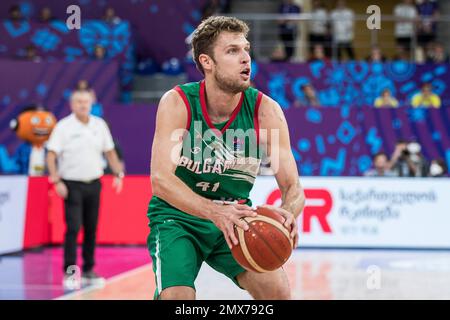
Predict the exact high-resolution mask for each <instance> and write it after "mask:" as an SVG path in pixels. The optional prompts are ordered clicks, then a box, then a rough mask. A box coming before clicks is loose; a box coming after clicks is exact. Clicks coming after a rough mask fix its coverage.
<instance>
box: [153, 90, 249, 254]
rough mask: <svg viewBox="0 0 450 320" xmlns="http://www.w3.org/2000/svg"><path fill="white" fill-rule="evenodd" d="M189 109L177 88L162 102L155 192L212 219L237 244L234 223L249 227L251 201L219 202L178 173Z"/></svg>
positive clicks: (155, 142)
mask: <svg viewBox="0 0 450 320" xmlns="http://www.w3.org/2000/svg"><path fill="white" fill-rule="evenodd" d="M186 123H187V111H186V107H185V105H184V102H183V100H182V99H181V97H180V95H179V94H178V92H176V91H175V90H170V91H168V92H167V93H166V94H165V95H164V96H163V97H162V98H161V101H160V103H159V106H158V111H157V115H156V128H155V135H154V138H153V146H152V159H151V181H152V190H153V195H155V196H157V197H159V198H161V199H163V200H164V201H166V202H168V203H169V204H171V205H172V206H174V207H175V208H177V209H179V210H181V211H183V212H186V213H188V214H191V215H193V216H197V217H200V218H204V219H209V220H211V221H213V222H214V224H216V225H217V227H218V228H219V229H220V230H221V231H222V232H223V233H224V235H225V239H226V240H227V242H228V245H229V246H230V247H231V243H234V244H237V243H238V241H237V238H236V237H235V235H234V225H235V224H236V225H238V226H240V227H241V228H244V229H247V228H248V226H247V224H246V223H245V222H243V221H242V220H240V218H241V217H244V216H255V215H256V213H255V212H254V211H252V210H251V208H250V207H249V206H247V205H219V204H216V203H214V202H213V201H211V200H210V199H207V198H204V197H202V196H200V195H198V194H197V193H195V192H194V191H192V190H191V189H190V188H189V187H188V186H187V185H186V184H185V183H184V182H183V181H182V180H181V179H179V178H178V177H177V176H176V175H175V169H176V167H177V164H178V160H179V157H180V153H181V150H182V143H181V141H182V137H183V134H184V133H186V130H184V129H185V128H186Z"/></svg>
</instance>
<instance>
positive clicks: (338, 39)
mask: <svg viewBox="0 0 450 320" xmlns="http://www.w3.org/2000/svg"><path fill="white" fill-rule="evenodd" d="M331 21H332V26H333V42H334V45H335V46H336V49H337V57H338V59H339V60H341V58H342V51H343V50H345V51H346V52H347V55H348V57H349V59H350V60H354V59H355V53H354V51H353V38H354V31H353V29H354V13H353V10H351V9H349V8H347V7H346V6H345V1H344V0H339V1H338V3H337V7H336V9H334V10H333V11H332V12H331Z"/></svg>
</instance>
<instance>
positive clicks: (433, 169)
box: [428, 159, 448, 178]
mask: <svg viewBox="0 0 450 320" xmlns="http://www.w3.org/2000/svg"><path fill="white" fill-rule="evenodd" d="M447 171H448V168H447V164H446V163H445V161H444V159H434V160H432V161H431V164H430V168H429V170H428V176H429V177H433V178H438V177H439V178H441V177H446V176H447Z"/></svg>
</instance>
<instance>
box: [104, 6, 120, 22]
mask: <svg viewBox="0 0 450 320" xmlns="http://www.w3.org/2000/svg"><path fill="white" fill-rule="evenodd" d="M103 21H105V22H107V23H111V24H118V23H120V18H119V17H118V16H117V15H116V11H115V10H114V8H113V7H108V8H106V10H105V14H104V15H103Z"/></svg>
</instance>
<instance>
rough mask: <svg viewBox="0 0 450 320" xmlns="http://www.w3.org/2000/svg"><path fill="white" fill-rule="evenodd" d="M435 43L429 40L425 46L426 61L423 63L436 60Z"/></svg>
mask: <svg viewBox="0 0 450 320" xmlns="http://www.w3.org/2000/svg"><path fill="white" fill-rule="evenodd" d="M434 48H435V43H434V42H428V43H427V44H426V46H425V52H424V58H425V61H423V62H422V63H425V62H428V63H431V62H432V61H433V60H434V54H435V49H434Z"/></svg>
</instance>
